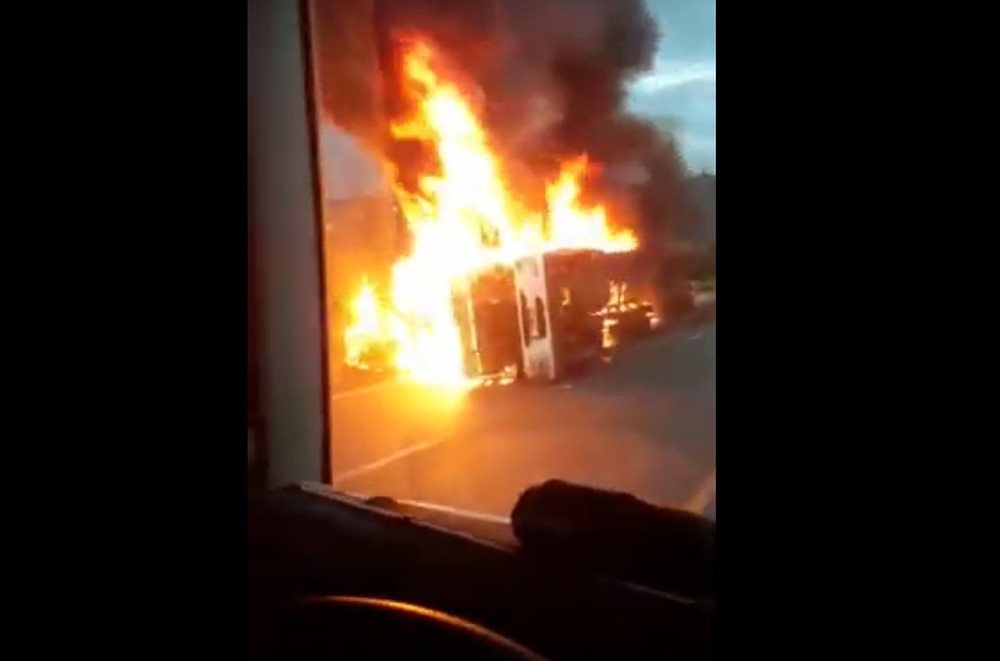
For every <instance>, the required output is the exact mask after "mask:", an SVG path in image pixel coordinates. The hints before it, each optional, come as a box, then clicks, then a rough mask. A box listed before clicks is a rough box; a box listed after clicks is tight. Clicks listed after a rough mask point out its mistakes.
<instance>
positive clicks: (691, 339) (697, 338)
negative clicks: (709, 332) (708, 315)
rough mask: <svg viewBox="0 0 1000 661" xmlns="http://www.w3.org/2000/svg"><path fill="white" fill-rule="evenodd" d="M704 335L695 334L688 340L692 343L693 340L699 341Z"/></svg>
mask: <svg viewBox="0 0 1000 661" xmlns="http://www.w3.org/2000/svg"><path fill="white" fill-rule="evenodd" d="M703 335H704V333H697V334H695V335H692V336H691V337H689V338H688V340H690V341H692V342H694V341H695V340H700V339H701V337H702V336H703Z"/></svg>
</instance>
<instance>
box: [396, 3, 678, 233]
mask: <svg viewBox="0 0 1000 661" xmlns="http://www.w3.org/2000/svg"><path fill="white" fill-rule="evenodd" d="M376 14H377V16H378V21H377V22H378V25H379V29H378V31H379V33H380V37H381V44H382V45H381V56H382V63H383V69H384V71H385V74H386V81H387V87H386V90H385V101H386V107H387V111H388V114H389V116H390V117H392V116H399V115H401V114H405V112H406V110H407V109H406V108H405V102H404V101H403V99H401V98H400V96H399V94H398V90H395V89H394V88H393V85H392V81H398V80H399V76H398V68H397V67H398V50H397V48H396V46H395V44H397V42H398V38H399V36H400V35H401V34H407V33H413V32H417V33H421V34H424V35H427V36H429V37H430V38H432V39H433V40H434V41H435V42H436V43H437V44H438V45H439V46H440V47H441V48H442V49H443V50H444V51H445V52H446V54H447V56H448V57H449V58H450V59H451V61H453V62H455V63H458V64H459V65H460V66H461V68H462V70H463V71H464V73H465V74H467V75H468V76H470V77H471V78H472V79H473V80H474V81H475V83H476V84H477V85H478V86H479V87H480V89H481V91H482V96H483V97H484V98H485V99H486V100H487V103H486V106H485V108H484V109H483V110H484V115H485V120H486V122H487V124H488V127H489V129H490V133H491V135H494V136H496V138H497V144H496V147H497V148H498V149H501V150H503V151H504V156H505V157H506V158H505V159H504V160H505V162H513V163H515V164H517V165H516V166H515V167H514V171H513V172H512V173H510V175H511V176H512V177H513V178H514V179H515V186H516V187H517V189H518V190H519V192H524V193H525V194H527V195H529V196H530V195H531V191H530V187H531V185H532V184H534V185H537V184H538V183H539V182H542V181H544V180H545V178H547V177H549V176H551V174H552V172H553V171H554V170H555V168H556V167H557V166H558V163H559V162H560V161H562V160H564V159H565V158H566V157H568V156H575V155H578V154H581V153H586V154H588V155H589V156H590V157H591V159H592V160H593V161H595V162H597V163H600V164H601V165H602V172H603V176H600V177H596V178H594V179H593V180H592V181H591V192H592V193H593V194H595V195H599V196H601V197H602V198H611V199H626V198H628V199H630V200H631V203H630V204H623V206H622V207H621V208H623V209H624V208H626V207H631V210H630V212H629V213H626V214H625V215H626V216H628V218H629V219H630V220H631V221H632V224H633V225H634V226H635V228H636V229H637V230H639V231H640V233H641V234H643V235H644V236H643V237H642V238H643V243H644V244H645V245H648V246H651V247H653V246H656V245H659V244H661V243H662V239H663V238H664V236H665V234H666V232H667V231H668V230H669V228H670V226H675V225H676V224H677V223H679V222H683V221H684V216H685V210H684V205H683V203H682V199H683V195H682V194H681V190H682V186H683V178H684V167H683V164H682V163H681V161H680V157H679V156H678V153H677V150H676V148H675V145H674V143H673V140H672V138H671V137H670V136H668V135H665V134H664V133H662V132H661V131H660V130H658V129H657V128H656V127H655V126H653V125H652V124H650V123H649V122H647V121H645V120H643V119H641V118H639V117H636V116H633V115H630V114H628V113H627V111H626V110H625V99H626V89H627V85H628V83H629V82H630V81H631V80H632V79H633V78H635V77H636V76H637V75H639V74H641V73H643V72H645V71H648V70H649V69H650V67H651V66H652V62H653V58H654V55H655V53H656V49H657V46H658V43H659V39H660V37H661V35H660V30H659V28H658V26H657V24H656V22H655V21H654V20H653V18H652V16H651V15H650V13H649V11H648V9H647V7H646V4H645V2H644V0H495V1H494V2H487V1H486V0H481V1H471V0H377V6H376ZM390 157H391V158H392V159H393V160H394V161H395V162H396V164H397V166H398V167H399V170H400V174H401V176H402V179H403V182H404V184H405V183H406V181H407V179H408V178H409V177H408V176H407V174H408V172H409V173H412V172H414V171H416V170H417V169H419V168H420V167H421V166H422V165H424V159H425V158H426V154H422V153H420V148H419V147H418V146H416V145H413V144H409V145H407V144H396V145H394V146H393V147H392V148H391V150H390ZM522 179H523V185H521V183H522V181H521V180H522ZM535 192H536V193H538V192H540V191H535Z"/></svg>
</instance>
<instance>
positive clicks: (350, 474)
mask: <svg viewBox="0 0 1000 661" xmlns="http://www.w3.org/2000/svg"><path fill="white" fill-rule="evenodd" d="M444 441H445V439H443V438H438V439H435V440H433V441H424V442H423V443H417V444H416V445H411V446H409V447H405V448H403V449H402V450H399V451H398V452H393V453H392V454H390V455H389V456H387V457H383V458H381V459H379V460H378V461H373V462H371V463H370V464H365V465H364V466H359V467H358V468H352V469H351V470H349V471H344V472H343V473H340V474H339V475H334V476H333V480H331V482H332V483H333V486H335V487H336V486H339V485H340V483H343V482H346V481H348V480H353V479H354V478H356V477H360V476H361V475H364V474H365V473H370V472H372V471H373V470H378V469H379V468H384V467H385V466H388V465H389V464H391V463H393V462H394V461H399V460H400V459H404V458H406V457H409V456H410V455H411V454H416V453H417V452H423V451H424V450H427V449H428V448H432V447H434V446H435V445H440V444H441V443H444Z"/></svg>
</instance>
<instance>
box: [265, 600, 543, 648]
mask: <svg viewBox="0 0 1000 661" xmlns="http://www.w3.org/2000/svg"><path fill="white" fill-rule="evenodd" d="M275 642H276V645H277V648H276V649H275V653H276V658H282V659H296V658H303V659H304V658H310V659H315V658H318V657H317V654H323V655H324V656H327V658H337V657H341V658H350V659H368V658H371V659H386V658H400V659H402V658H412V657H413V656H415V655H430V656H432V657H435V658H468V659H486V660H490V659H495V660H496V661H545V658H544V657H542V656H540V655H538V654H536V653H535V652H532V651H531V650H529V649H527V648H526V647H524V646H522V645H520V644H518V643H515V642H514V641H512V640H510V639H508V638H505V637H503V636H501V635H500V634H498V633H495V632H493V631H490V630H488V629H485V628H483V627H481V626H479V625H476V624H472V623H471V622H468V621H466V620H463V619H461V618H458V617H454V616H452V615H447V614H445V613H441V612H439V611H435V610H431V609H429V608H423V607H421V606H414V605H413V604H406V603H402V602H398V601H390V600H387V599H373V598H369V597H343V596H336V597H319V598H311V599H306V600H304V601H301V602H298V603H296V604H295V605H293V606H292V607H291V608H289V609H288V610H287V611H286V612H285V613H284V614H283V616H282V617H281V619H280V621H279V624H278V631H277V638H276V641H275Z"/></svg>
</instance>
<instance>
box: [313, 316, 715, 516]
mask: <svg viewBox="0 0 1000 661" xmlns="http://www.w3.org/2000/svg"><path fill="white" fill-rule="evenodd" d="M331 421H332V426H333V429H332V438H333V450H332V452H331V461H332V469H333V470H332V473H333V486H334V487H335V488H337V489H340V490H343V491H348V492H352V493H359V494H364V495H385V496H392V497H394V498H397V499H405V500H416V501H423V502H430V503H436V504H440V505H445V506H449V507H452V508H456V509H461V510H469V511H474V512H479V513H485V514H489V515H494V516H498V517H507V516H509V513H510V509H511V507H512V506H513V504H514V502H515V500H516V499H517V496H518V494H519V493H520V492H521V491H522V490H523V489H525V488H526V487H528V486H530V485H532V484H535V483H538V482H542V481H544V480H547V479H550V478H562V479H566V480H570V481H575V482H580V483H585V484H590V485H594V486H599V487H606V488H611V489H617V490H624V491H629V492H632V493H634V494H636V495H637V496H639V497H641V498H644V499H646V500H649V501H652V502H656V503H660V504H664V505H672V506H676V507H683V508H686V509H689V510H693V511H697V512H701V513H704V514H706V515H708V516H711V517H713V518H714V517H715V457H716V455H715V446H716V443H715V322H714V321H711V322H709V323H707V324H704V325H701V326H694V327H688V328H685V329H682V330H676V331H673V332H672V333H670V334H669V335H663V336H657V337H654V338H650V339H647V340H644V341H643V342H641V343H638V344H635V345H632V346H629V347H625V348H623V349H621V350H620V352H619V353H618V354H617V355H616V356H615V358H614V360H613V362H612V363H611V364H610V365H607V366H604V367H603V368H602V369H601V370H599V371H597V372H594V373H592V374H591V375H589V376H586V377H584V378H581V379H580V380H577V381H573V382H570V383H567V384H563V385H556V386H543V385H514V386H508V387H504V388H488V389H480V390H476V391H472V392H468V393H463V394H456V393H449V392H446V391H440V390H435V389H430V388H426V387H423V386H419V385H416V384H412V383H405V382H396V381H392V382H384V383H380V384H375V385H372V386H368V387H365V388H359V389H355V390H351V391H346V392H339V393H335V394H334V395H333V396H332V402H331Z"/></svg>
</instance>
